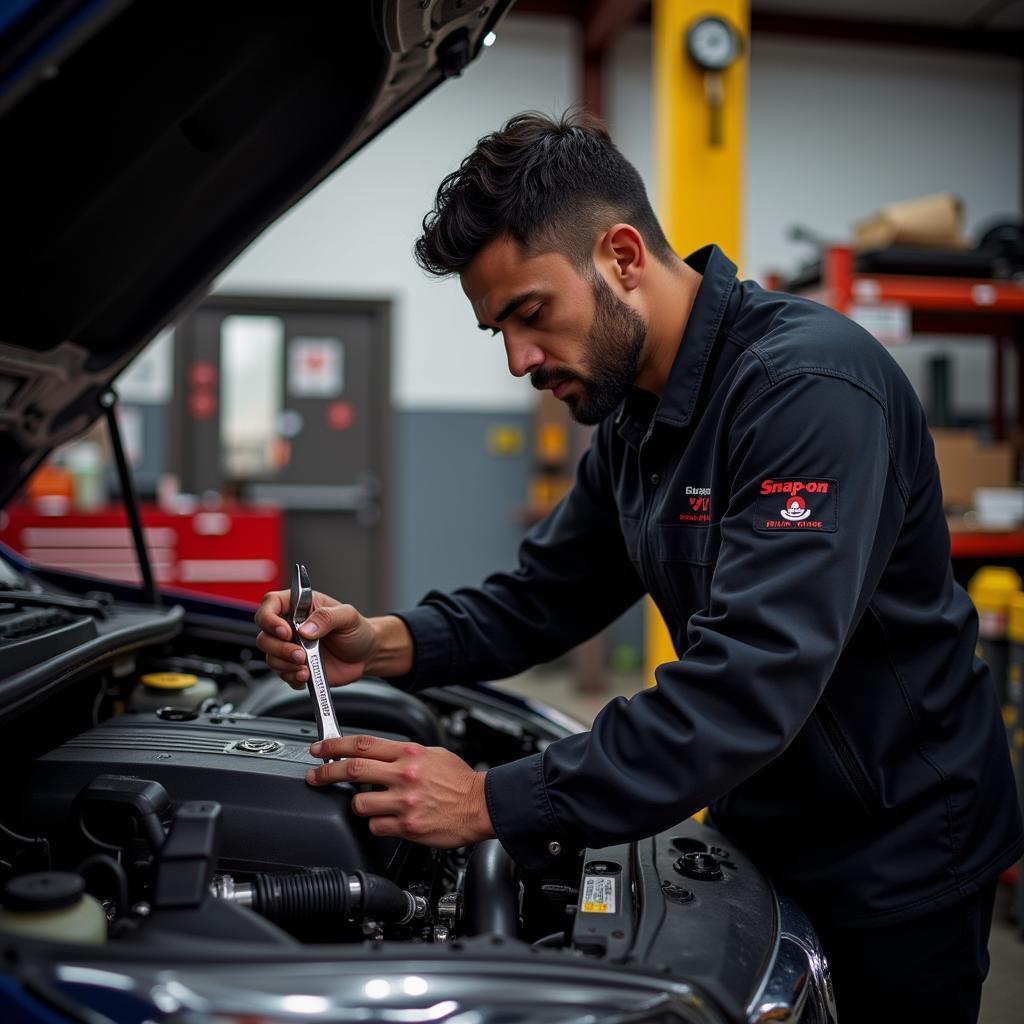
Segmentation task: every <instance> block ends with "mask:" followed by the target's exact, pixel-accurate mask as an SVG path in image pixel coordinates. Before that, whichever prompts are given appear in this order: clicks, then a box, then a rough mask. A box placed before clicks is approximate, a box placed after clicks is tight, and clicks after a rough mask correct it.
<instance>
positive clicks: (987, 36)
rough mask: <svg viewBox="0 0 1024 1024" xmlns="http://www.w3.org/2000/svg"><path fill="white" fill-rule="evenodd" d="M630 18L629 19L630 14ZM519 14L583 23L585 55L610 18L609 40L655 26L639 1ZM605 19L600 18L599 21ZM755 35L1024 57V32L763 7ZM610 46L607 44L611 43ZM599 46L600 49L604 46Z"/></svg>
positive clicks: (555, 2)
mask: <svg viewBox="0 0 1024 1024" xmlns="http://www.w3.org/2000/svg"><path fill="white" fill-rule="evenodd" d="M625 12H629V16H628V17H626V13H625ZM512 13H513V14H517V13H518V14H546V15H551V16H554V17H562V18H570V19H572V20H574V21H577V22H579V24H580V25H581V26H582V28H583V31H584V51H591V50H592V49H593V48H594V47H592V46H591V44H590V42H589V38H588V36H589V32H588V28H589V26H591V25H593V26H595V27H594V29H593V31H594V32H595V37H596V38H600V32H603V31H606V30H605V29H604V28H602V24H603V23H604V20H605V19H610V20H609V22H608V24H610V25H611V26H612V27H611V30H610V33H609V38H611V37H613V36H614V35H615V34H616V33H617V32H620V31H621V30H622V29H624V28H626V27H627V26H628V25H629V23H630V21H635V22H639V23H641V24H649V22H650V3H649V2H639V0H592V2H589V3H588V0H516V3H515V5H514V6H513V7H512ZM598 16H600V20H599V19H598ZM750 31H751V33H752V34H755V35H758V34H761V33H764V34H765V35H787V36H792V37H796V38H801V37H802V38H805V39H833V40H835V41H836V42H855V43H873V44H875V45H878V46H913V47H926V48H929V49H937V50H951V51H954V52H956V51H960V52H966V53H985V54H989V55H992V56H999V57H1020V55H1021V54H1022V53H1024V32H1022V31H1020V30H1019V29H1011V30H996V29H982V28H971V27H968V26H959V25H935V24H916V23H914V22H899V21H867V20H864V19H859V18H821V17H816V16H811V15H805V14H794V13H792V12H789V11H772V10H764V9H762V8H761V7H760V5H758V7H755V8H754V9H753V10H752V11H751V12H750ZM605 45H607V44H605ZM596 48H598V49H599V48H600V45H598V46H597V47H596Z"/></svg>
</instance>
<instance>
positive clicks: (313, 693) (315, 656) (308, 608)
mask: <svg viewBox="0 0 1024 1024" xmlns="http://www.w3.org/2000/svg"><path fill="white" fill-rule="evenodd" d="M312 611H313V588H312V587H310V585H309V573H307V572H306V567H305V566H304V565H303V564H302V563H301V562H296V563H295V573H294V575H293V576H292V593H291V604H290V605H289V608H288V618H289V621H290V623H291V627H292V639H293V640H294V641H295V643H297V644H299V645H300V646H301V647H302V649H303V650H304V651H305V652H306V666H307V667H308V669H309V679H308V680H307V681H306V689H307V690H309V696H310V699H311V700H312V701H313V713H314V718H315V720H316V732H317V736H319V738H320V739H321V740H329V739H335V738H337V737H340V736H341V730H340V729H339V728H338V719H337V717H336V716H335V714H334V701H333V700H331V688H330V686H329V685H328V683H327V677H326V676H325V675H324V665H323V662H322V661H321V660H320V641H319V640H318V639H317V640H308V639H306V637H304V636H303V635H302V634H301V633H300V632H299V626H301V625H302V624H303V623H304V622H305V621H306V619H308V618H309V616H310V614H311V613H312ZM323 760H324V761H325V762H327V763H328V764H330V763H331V762H333V761H334V760H336V758H333V757H325V758H323Z"/></svg>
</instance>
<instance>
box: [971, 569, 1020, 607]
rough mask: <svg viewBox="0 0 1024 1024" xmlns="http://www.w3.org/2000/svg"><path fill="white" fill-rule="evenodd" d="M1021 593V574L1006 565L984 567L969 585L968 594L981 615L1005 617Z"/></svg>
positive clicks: (972, 578)
mask: <svg viewBox="0 0 1024 1024" xmlns="http://www.w3.org/2000/svg"><path fill="white" fill-rule="evenodd" d="M1020 591H1021V579H1020V574H1019V573H1017V572H1016V571H1015V570H1013V569H1011V568H1009V567H1008V566H1005V565H983V566H982V567H981V568H980V569H979V570H978V571H977V572H976V573H975V574H974V575H973V576H972V577H971V581H970V583H968V584H967V593H968V594H969V595H970V597H971V600H972V601H973V602H974V607H975V608H977V609H978V611H979V612H980V613H985V612H990V613H995V614H997V615H1005V614H1006V613H1007V611H1008V609H1009V607H1010V601H1011V600H1012V599H1013V596H1014V594H1018V593H1020Z"/></svg>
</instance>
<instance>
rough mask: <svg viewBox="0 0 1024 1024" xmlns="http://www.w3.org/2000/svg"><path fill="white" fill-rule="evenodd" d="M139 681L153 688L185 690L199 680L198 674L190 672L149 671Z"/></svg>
mask: <svg viewBox="0 0 1024 1024" xmlns="http://www.w3.org/2000/svg"><path fill="white" fill-rule="evenodd" d="M139 681H140V682H141V683H142V684H143V686H152V687H153V689H154V690H187V689H188V688H189V687H190V686H195V685H196V683H198V682H199V676H194V675H192V674H191V673H190V672H150V673H149V674H148V675H144V676H143V677H142V679H141V680H139Z"/></svg>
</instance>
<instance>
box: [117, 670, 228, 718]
mask: <svg viewBox="0 0 1024 1024" xmlns="http://www.w3.org/2000/svg"><path fill="white" fill-rule="evenodd" d="M217 693H218V690H217V684H216V683H215V682H214V681H213V680H212V679H207V678H205V677H203V676H195V675H192V674H191V673H190V672H150V673H148V674H147V675H144V676H142V677H141V678H140V679H139V685H138V686H136V687H135V689H134V690H133V691H132V695H131V698H130V699H129V702H128V703H129V706H130V707H131V708H132V710H133V711H156V710H157V709H158V708H162V707H166V706H167V705H168V704H170V705H173V706H174V707H178V708H197V707H199V705H200V704H202V703H203V701H204V700H206V699H207V698H208V697H216V696H217Z"/></svg>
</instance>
